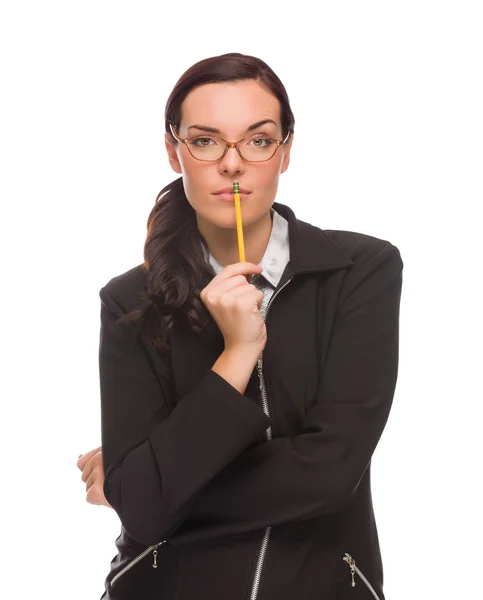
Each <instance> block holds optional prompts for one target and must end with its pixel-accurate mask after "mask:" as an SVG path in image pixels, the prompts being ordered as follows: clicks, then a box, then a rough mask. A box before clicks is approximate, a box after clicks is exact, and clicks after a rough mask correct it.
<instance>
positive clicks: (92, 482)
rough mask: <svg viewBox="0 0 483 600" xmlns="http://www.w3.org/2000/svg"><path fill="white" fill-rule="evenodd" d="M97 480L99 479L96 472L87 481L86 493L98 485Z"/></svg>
mask: <svg viewBox="0 0 483 600" xmlns="http://www.w3.org/2000/svg"><path fill="white" fill-rule="evenodd" d="M97 479H98V477H96V474H95V473H94V472H93V473H91V474H90V475H89V477H88V478H87V479H86V492H87V491H88V490H89V488H90V487H92V486H93V485H94V484H95V483H96V481H97Z"/></svg>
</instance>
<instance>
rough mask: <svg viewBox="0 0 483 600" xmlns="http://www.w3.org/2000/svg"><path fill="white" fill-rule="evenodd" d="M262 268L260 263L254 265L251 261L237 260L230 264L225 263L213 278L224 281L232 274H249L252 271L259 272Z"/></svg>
mask: <svg viewBox="0 0 483 600" xmlns="http://www.w3.org/2000/svg"><path fill="white" fill-rule="evenodd" d="M262 271H263V268H262V267H261V266H260V265H256V264H255V263H251V262H238V263H234V264H232V265H227V266H226V267H225V268H224V269H223V270H222V271H220V272H219V273H218V274H217V275H215V277H214V278H213V280H215V279H216V280H217V281H224V280H225V279H229V278H230V277H233V276H234V275H245V276H246V275H250V274H252V273H261V272H262Z"/></svg>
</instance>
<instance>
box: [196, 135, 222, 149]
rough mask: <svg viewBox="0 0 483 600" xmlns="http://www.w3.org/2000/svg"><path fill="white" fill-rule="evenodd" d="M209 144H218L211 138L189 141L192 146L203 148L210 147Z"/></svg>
mask: <svg viewBox="0 0 483 600" xmlns="http://www.w3.org/2000/svg"><path fill="white" fill-rule="evenodd" d="M198 142H199V143H198ZM210 142H213V143H214V144H217V143H218V142H217V141H216V139H215V138H211V137H198V138H196V139H194V140H191V142H190V143H191V144H193V146H198V147H203V146H210V145H211V144H210Z"/></svg>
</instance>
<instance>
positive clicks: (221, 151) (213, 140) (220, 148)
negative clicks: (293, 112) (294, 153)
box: [169, 123, 292, 162]
mask: <svg viewBox="0 0 483 600" xmlns="http://www.w3.org/2000/svg"><path fill="white" fill-rule="evenodd" d="M169 127H170V129H171V133H172V134H173V136H174V137H175V138H176V139H177V140H178V141H180V142H182V143H183V144H185V146H186V147H187V148H188V151H189V153H190V154H191V156H192V157H193V158H196V159H197V160H204V161H207V162H215V161H218V160H221V159H222V158H223V157H224V156H225V154H226V153H227V152H228V148H236V150H237V152H238V154H239V155H240V156H241V158H243V160H246V161H248V162H265V161H266V160H270V159H271V158H273V157H274V156H275V152H276V151H277V150H278V148H279V146H281V145H282V144H285V143H286V142H287V141H288V139H289V137H290V134H291V133H292V130H291V129H289V131H288V133H287V135H286V136H285V139H283V140H275V139H273V138H271V137H268V136H266V135H265V134H264V133H257V134H255V135H254V136H252V137H250V138H245V139H243V140H240V141H239V142H227V141H226V140H224V139H223V138H220V137H216V136H212V135H197V136H195V137H191V138H185V139H183V138H180V137H179V135H178V134H177V133H176V131H175V129H174V127H173V125H172V124H171V123H170V124H169Z"/></svg>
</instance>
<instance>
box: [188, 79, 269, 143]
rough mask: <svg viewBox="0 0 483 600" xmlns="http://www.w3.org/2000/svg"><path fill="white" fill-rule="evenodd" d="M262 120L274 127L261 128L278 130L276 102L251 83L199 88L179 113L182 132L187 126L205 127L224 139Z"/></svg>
mask: <svg viewBox="0 0 483 600" xmlns="http://www.w3.org/2000/svg"><path fill="white" fill-rule="evenodd" d="M263 119H273V120H274V121H275V122H276V123H277V127H275V125H273V124H268V125H266V126H264V127H266V128H272V129H273V130H277V131H278V130H279V129H281V123H280V103H279V101H278V99H277V98H276V97H275V96H274V95H273V94H272V93H271V92H270V91H268V90H267V89H266V88H264V87H263V86H262V85H260V84H259V83H257V82H256V81H253V80H249V81H237V82H226V83H208V84H205V85H201V86H199V87H197V88H195V89H194V90H192V91H191V92H190V93H189V94H188V95H187V96H186V98H185V100H184V102H183V105H182V109H181V127H182V129H183V131H184V132H186V131H187V128H188V127H189V126H190V125H206V126H209V127H216V129H219V130H220V132H221V133H222V134H225V135H227V136H229V135H238V134H239V133H242V132H245V131H246V130H247V128H248V127H249V126H250V125H252V124H253V123H257V122H258V121H261V120H263ZM191 131H192V132H194V130H191Z"/></svg>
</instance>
